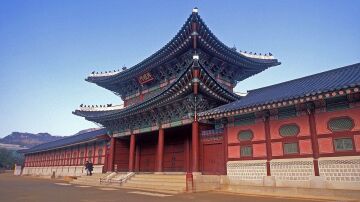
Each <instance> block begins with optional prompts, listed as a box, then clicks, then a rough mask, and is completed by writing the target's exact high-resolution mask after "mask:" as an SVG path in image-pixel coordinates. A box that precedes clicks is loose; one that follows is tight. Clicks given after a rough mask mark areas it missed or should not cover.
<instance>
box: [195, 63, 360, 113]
mask: <svg viewBox="0 0 360 202" xmlns="http://www.w3.org/2000/svg"><path fill="white" fill-rule="evenodd" d="M359 86H360V63H357V64H353V65H349V66H345V67H341V68H337V69H333V70H330V71H326V72H321V73H318V74H314V75H310V76H306V77H302V78H299V79H295V80H291V81H287V82H283V83H279V84H275V85H271V86H267V87H264V88H259V89H255V90H251V91H249V92H248V94H247V95H246V96H245V97H243V98H242V99H240V100H237V101H235V102H232V103H229V104H225V105H222V106H219V107H217V108H214V109H210V110H208V111H204V112H201V113H199V114H198V116H199V117H201V118H202V119H206V118H209V117H212V116H214V115H219V114H223V113H228V112H235V111H238V110H243V109H249V108H250V111H251V110H253V109H254V108H255V109H256V110H258V109H260V110H262V109H268V108H272V107H274V106H273V105H276V106H275V107H274V108H276V107H279V106H282V105H283V103H282V102H285V103H289V102H290V103H289V104H291V103H292V102H293V101H292V100H294V99H300V98H302V99H301V100H300V101H302V102H305V101H311V100H314V99H316V98H317V97H316V96H320V97H321V98H322V96H323V94H325V95H324V97H328V96H330V94H326V93H327V92H333V91H335V90H347V92H346V91H339V94H340V95H341V94H346V93H350V92H351V89H352V90H353V91H355V92H358V91H359V88H358V87H359ZM349 90H350V91H349ZM337 95H338V94H336V93H335V94H334V96H337ZM303 98H306V99H303ZM287 101H289V102H287ZM296 102H297V100H295V103H294V104H296ZM285 105H286V104H285Z"/></svg>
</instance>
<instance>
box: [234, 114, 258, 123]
mask: <svg viewBox="0 0 360 202" xmlns="http://www.w3.org/2000/svg"><path fill="white" fill-rule="evenodd" d="M251 124H255V114H254V113H251V114H244V115H240V116H236V117H235V119H234V125H236V126H243V125H251Z"/></svg>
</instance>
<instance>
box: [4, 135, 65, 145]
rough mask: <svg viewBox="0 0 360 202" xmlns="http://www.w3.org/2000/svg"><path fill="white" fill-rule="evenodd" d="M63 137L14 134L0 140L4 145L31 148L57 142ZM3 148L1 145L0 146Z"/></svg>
mask: <svg viewBox="0 0 360 202" xmlns="http://www.w3.org/2000/svg"><path fill="white" fill-rule="evenodd" d="M61 138H63V137H61V136H52V135H50V134H49V133H38V134H32V133H21V132H12V133H11V134H10V135H8V136H6V137H4V138H2V139H0V143H2V144H7V145H9V144H11V145H18V146H19V147H26V148H30V147H33V146H35V145H38V144H42V143H46V142H50V141H55V140H58V139H61ZM0 146H1V145H0Z"/></svg>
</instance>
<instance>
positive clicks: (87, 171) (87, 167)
mask: <svg viewBox="0 0 360 202" xmlns="http://www.w3.org/2000/svg"><path fill="white" fill-rule="evenodd" d="M89 167H90V163H89V161H86V163H85V171H86V176H88V175H89V174H90V173H91V172H90V169H89Z"/></svg>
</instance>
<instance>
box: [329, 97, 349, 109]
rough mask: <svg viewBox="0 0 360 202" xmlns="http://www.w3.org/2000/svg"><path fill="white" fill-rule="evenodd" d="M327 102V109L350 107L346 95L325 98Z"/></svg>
mask: <svg viewBox="0 0 360 202" xmlns="http://www.w3.org/2000/svg"><path fill="white" fill-rule="evenodd" d="M325 102H326V111H337V110H342V109H348V108H349V107H350V106H349V100H348V99H347V97H346V96H340V97H335V98H328V99H325Z"/></svg>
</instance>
